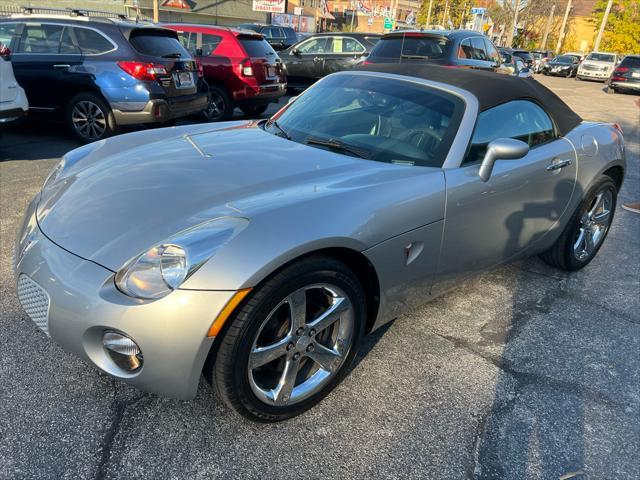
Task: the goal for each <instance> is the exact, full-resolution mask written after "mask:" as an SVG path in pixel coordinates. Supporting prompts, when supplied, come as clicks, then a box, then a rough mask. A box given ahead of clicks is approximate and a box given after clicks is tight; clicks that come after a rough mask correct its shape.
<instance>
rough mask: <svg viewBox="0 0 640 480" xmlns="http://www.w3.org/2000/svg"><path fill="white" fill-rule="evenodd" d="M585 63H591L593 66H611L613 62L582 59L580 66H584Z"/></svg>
mask: <svg viewBox="0 0 640 480" xmlns="http://www.w3.org/2000/svg"><path fill="white" fill-rule="evenodd" d="M585 65H593V66H595V67H609V68H613V63H611V62H600V61H598V60H583V62H582V66H585Z"/></svg>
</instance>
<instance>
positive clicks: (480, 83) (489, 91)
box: [354, 63, 582, 135]
mask: <svg viewBox="0 0 640 480" xmlns="http://www.w3.org/2000/svg"><path fill="white" fill-rule="evenodd" d="M354 70H367V71H372V72H381V73H394V74H396V75H406V76H410V77H417V78H424V79H426V80H433V81H434V82H440V83H446V84H448V85H452V86H454V87H459V88H461V89H463V90H467V91H468V92H470V93H472V94H473V95H474V96H475V97H476V98H477V99H478V102H479V104H480V111H482V110H486V109H488V108H491V107H495V106H496V105H500V104H502V103H505V102H509V101H511V100H522V99H529V100H534V101H536V102H537V103H539V104H540V106H542V107H543V108H544V109H545V110H546V111H547V113H548V114H549V115H551V118H552V119H553V121H554V122H555V124H556V127H557V128H558V133H559V134H560V135H566V134H567V133H568V132H569V131H571V130H572V129H573V128H575V127H576V126H577V125H579V124H580V122H582V118H580V116H579V115H578V114H576V113H575V112H574V111H573V110H571V109H570V108H569V106H568V105H567V104H566V103H564V102H563V101H562V100H560V98H559V97H558V96H557V95H556V94H555V93H553V92H552V91H551V90H549V89H548V88H547V87H545V86H544V85H541V84H540V83H538V82H537V81H535V80H533V79H531V78H519V77H515V76H511V75H505V74H500V73H493V72H484V71H482V70H471V69H467V68H447V67H441V66H437V65H416V64H400V63H380V64H375V63H374V64H369V65H362V66H359V67H356V68H355V69H354Z"/></svg>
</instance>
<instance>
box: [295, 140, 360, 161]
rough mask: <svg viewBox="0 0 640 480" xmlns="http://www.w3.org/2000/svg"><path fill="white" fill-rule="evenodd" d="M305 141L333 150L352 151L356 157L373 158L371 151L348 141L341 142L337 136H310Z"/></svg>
mask: <svg viewBox="0 0 640 480" xmlns="http://www.w3.org/2000/svg"><path fill="white" fill-rule="evenodd" d="M305 143H306V144H307V145H319V146H321V147H329V148H331V149H333V150H338V151H341V152H345V153H350V154H352V155H355V156H356V157H360V158H366V159H367V160H370V159H371V153H370V152H368V151H366V150H363V149H361V148H358V147H354V146H353V145H349V144H348V143H344V142H341V141H340V140H336V139H335V138H330V139H324V138H315V137H309V138H307V139H306V140H305Z"/></svg>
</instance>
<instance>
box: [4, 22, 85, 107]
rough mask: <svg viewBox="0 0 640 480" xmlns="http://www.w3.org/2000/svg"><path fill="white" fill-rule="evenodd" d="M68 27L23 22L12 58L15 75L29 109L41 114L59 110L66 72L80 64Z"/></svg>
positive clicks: (77, 49)
mask: <svg viewBox="0 0 640 480" xmlns="http://www.w3.org/2000/svg"><path fill="white" fill-rule="evenodd" d="M72 35H73V32H72V31H71V29H70V27H65V25H62V24H55V23H47V22H25V23H24V24H23V28H22V32H21V35H20V40H19V42H18V46H17V49H16V53H15V55H13V63H14V72H15V76H16V79H17V80H18V83H19V84H20V85H21V86H22V87H23V88H24V90H25V93H26V94H27V99H28V100H29V108H30V109H32V110H36V111H38V110H40V111H54V110H56V109H62V108H64V107H65V105H64V104H63V103H62V98H63V97H62V95H55V94H52V92H62V91H63V90H64V83H65V82H66V80H67V78H68V75H69V70H70V69H71V68H72V67H73V66H75V65H78V64H80V63H81V62H82V55H81V52H80V50H79V48H78V47H77V45H76V44H75V43H74V41H73V38H72Z"/></svg>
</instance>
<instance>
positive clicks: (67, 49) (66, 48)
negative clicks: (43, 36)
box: [58, 27, 81, 55]
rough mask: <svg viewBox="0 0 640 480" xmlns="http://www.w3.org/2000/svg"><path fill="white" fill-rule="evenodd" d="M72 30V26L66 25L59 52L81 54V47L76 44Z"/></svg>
mask: <svg viewBox="0 0 640 480" xmlns="http://www.w3.org/2000/svg"><path fill="white" fill-rule="evenodd" d="M71 31H72V27H65V28H64V31H63V32H62V38H61V39H60V48H59V50H58V51H59V52H60V53H65V54H76V55H79V54H80V53H81V52H80V49H79V48H78V47H77V46H76V44H75V42H74V41H73V38H72V36H71Z"/></svg>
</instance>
